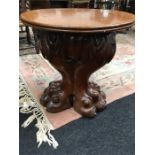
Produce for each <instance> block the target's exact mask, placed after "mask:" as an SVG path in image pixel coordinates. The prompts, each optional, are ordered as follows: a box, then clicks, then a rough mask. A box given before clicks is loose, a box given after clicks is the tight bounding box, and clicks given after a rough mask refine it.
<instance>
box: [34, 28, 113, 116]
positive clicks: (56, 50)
mask: <svg viewBox="0 0 155 155" xmlns="http://www.w3.org/2000/svg"><path fill="white" fill-rule="evenodd" d="M36 34H37V36H36V37H37V40H38V45H39V49H40V51H41V52H42V54H43V56H44V57H45V58H46V59H47V60H48V61H49V62H50V63H51V64H52V65H53V66H54V67H55V68H56V69H57V70H58V71H59V72H60V73H61V74H62V77H63V79H62V81H55V82H51V83H50V84H49V87H48V88H46V89H45V91H44V93H43V95H42V96H41V99H40V102H41V104H42V105H43V106H45V107H46V108H47V111H49V112H60V111H62V110H65V109H67V108H70V107H72V106H73V107H74V109H75V110H76V111H77V112H78V113H80V114H81V115H83V116H86V117H93V116H95V115H96V112H99V111H102V110H103V109H104V108H105V105H106V97H105V94H104V93H103V92H101V91H100V87H99V86H98V85H97V84H95V83H93V82H88V79H89V77H90V75H91V74H92V73H93V72H95V71H96V70H97V69H99V68H100V67H102V66H104V65H105V64H106V63H108V62H110V61H111V60H112V58H113V56H114V54H115V50H116V41H115V33H113V32H111V33H101V34H100V33H96V34H94V33H93V34H91V33H88V34H86V33H81V34H77V33H67V32H61V33H59V32H51V31H43V30H37V31H36Z"/></svg>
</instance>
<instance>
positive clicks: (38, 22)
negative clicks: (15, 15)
mask: <svg viewBox="0 0 155 155" xmlns="http://www.w3.org/2000/svg"><path fill="white" fill-rule="evenodd" d="M21 20H22V21H23V22H24V23H25V24H28V25H30V26H32V27H36V28H40V29H48V30H57V31H74V32H76V31H77V32H94V31H95V32H98V31H112V30H118V29H122V28H126V27H130V26H131V25H133V24H134V15H133V14H131V13H127V12H123V11H117V10H102V9H75V8H67V9H40V10H33V11H27V12H24V13H22V14H21Z"/></svg>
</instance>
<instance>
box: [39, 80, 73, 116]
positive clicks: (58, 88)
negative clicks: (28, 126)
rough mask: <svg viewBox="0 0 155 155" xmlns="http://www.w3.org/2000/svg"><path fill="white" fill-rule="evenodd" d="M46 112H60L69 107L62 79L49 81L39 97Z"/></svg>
mask: <svg viewBox="0 0 155 155" xmlns="http://www.w3.org/2000/svg"><path fill="white" fill-rule="evenodd" d="M40 103H41V104H42V105H43V106H45V107H46V110H47V111H48V112H53V113H55V112H60V111H62V110H65V109H68V108H70V107H71V104H70V101H69V97H68V95H66V94H65V92H64V91H63V86H62V81H54V82H50V83H49V86H48V88H46V89H45V90H44V93H43V95H42V96H41V98H40Z"/></svg>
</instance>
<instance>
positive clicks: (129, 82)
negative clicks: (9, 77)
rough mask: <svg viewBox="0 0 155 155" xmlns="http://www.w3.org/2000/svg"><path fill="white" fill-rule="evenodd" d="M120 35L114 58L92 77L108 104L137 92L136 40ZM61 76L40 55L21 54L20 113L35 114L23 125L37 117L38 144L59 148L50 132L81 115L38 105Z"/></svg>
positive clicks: (24, 125) (72, 111)
mask: <svg viewBox="0 0 155 155" xmlns="http://www.w3.org/2000/svg"><path fill="white" fill-rule="evenodd" d="M120 36H121V35H117V38H118V40H119V43H118V44H117V52H116V55H115V57H114V59H113V60H112V61H111V63H109V64H107V65H106V66H104V67H102V68H101V69H100V70H98V71H97V72H95V73H94V74H93V75H92V76H91V78H90V80H93V81H95V82H97V83H98V84H99V85H100V86H101V89H102V90H103V91H104V92H105V93H106V95H107V101H108V103H111V102H112V101H115V100H117V99H119V98H121V97H124V96H127V95H129V94H132V93H133V92H134V42H133V40H131V39H130V40H127V39H126V40H125V38H124V39H122V38H121V39H120V38H119V37H120ZM124 36H125V35H124ZM60 78H61V76H60V74H59V73H58V72H57V71H56V70H55V69H54V68H53V67H52V66H51V65H50V64H49V63H48V62H47V61H46V60H45V59H44V58H42V56H41V55H37V54H30V55H24V56H21V57H20V100H19V101H20V112H21V113H26V114H30V113H31V114H32V115H30V116H29V117H27V119H25V120H24V121H23V122H24V123H23V124H22V126H23V127H27V126H29V125H30V124H31V123H32V122H33V121H35V120H37V123H36V127H37V128H38V131H37V132H36V137H37V142H38V146H40V145H41V144H42V142H47V143H48V144H49V145H53V146H54V147H57V142H56V141H55V139H54V137H53V136H52V135H51V134H50V133H49V132H50V131H51V130H54V129H58V128H60V127H62V126H64V125H65V124H67V123H69V122H72V121H74V120H77V119H79V118H80V117H81V116H80V115H79V114H78V113H76V112H75V111H74V110H73V109H72V108H71V109H68V110H65V111H63V112H60V113H56V114H51V113H48V112H46V111H45V109H44V107H42V106H41V105H40V104H39V99H40V96H41V94H42V92H43V90H44V89H45V88H46V87H47V86H48V83H49V82H50V81H52V80H54V79H60Z"/></svg>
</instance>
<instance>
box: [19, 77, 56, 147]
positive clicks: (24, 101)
mask: <svg viewBox="0 0 155 155" xmlns="http://www.w3.org/2000/svg"><path fill="white" fill-rule="evenodd" d="M23 81H24V80H22V78H21V76H20V78H19V84H20V87H19V89H20V90H19V93H20V94H19V96H20V98H19V107H20V112H21V113H24V114H31V115H30V116H29V117H28V119H27V120H26V121H25V122H24V123H23V124H22V127H24V128H26V127H27V126H29V125H30V124H31V123H32V122H33V121H34V120H35V119H36V120H37V123H36V125H35V126H36V127H37V128H38V131H37V133H36V138H37V143H38V148H39V147H40V146H41V144H42V143H43V142H47V143H48V144H49V146H51V145H53V148H54V149H56V148H57V147H58V142H57V141H56V140H55V138H54V137H53V135H51V133H50V131H51V130H53V126H52V125H51V124H50V123H48V122H47V121H46V119H45V118H44V114H43V112H42V111H41V109H40V107H39V106H38V104H37V103H36V101H35V99H34V98H33V96H32V95H31V94H30V92H29V91H28V89H27V88H26V84H25V83H24V82H23Z"/></svg>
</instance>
